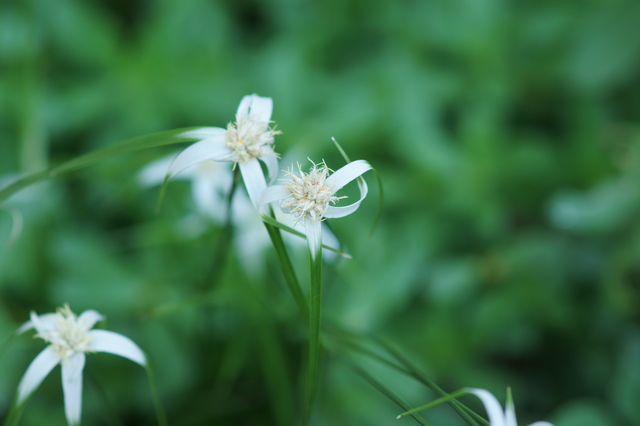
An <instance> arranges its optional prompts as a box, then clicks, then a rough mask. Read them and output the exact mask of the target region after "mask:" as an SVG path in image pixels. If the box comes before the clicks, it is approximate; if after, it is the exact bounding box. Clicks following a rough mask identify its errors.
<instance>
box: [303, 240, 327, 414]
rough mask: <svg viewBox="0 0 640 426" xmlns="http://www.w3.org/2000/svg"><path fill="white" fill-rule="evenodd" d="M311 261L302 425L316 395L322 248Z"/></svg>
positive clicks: (318, 365) (311, 254)
mask: <svg viewBox="0 0 640 426" xmlns="http://www.w3.org/2000/svg"><path fill="white" fill-rule="evenodd" d="M309 257H310V260H311V262H310V263H311V265H310V266H311V268H310V269H311V293H310V299H311V316H310V318H309V372H308V373H309V374H308V379H307V400H306V404H305V409H304V417H303V421H302V424H303V425H306V424H308V422H309V419H310V418H311V412H312V411H313V404H314V402H315V399H316V395H317V393H318V375H319V374H318V373H319V371H320V319H321V317H322V247H321V246H320V247H319V248H318V250H317V252H316V253H311V252H310V256H309Z"/></svg>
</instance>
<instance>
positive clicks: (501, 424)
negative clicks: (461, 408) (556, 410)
mask: <svg viewBox="0 0 640 426" xmlns="http://www.w3.org/2000/svg"><path fill="white" fill-rule="evenodd" d="M465 391H467V392H469V393H472V394H474V395H475V396H477V397H478V398H480V400H481V401H482V403H483V404H484V408H485V410H487V415H488V416H489V424H490V426H518V422H517V421H516V410H515V407H514V406H513V401H512V400H511V398H510V397H508V398H507V405H506V409H505V411H502V407H501V406H500V403H499V402H498V400H497V399H496V397H495V396H493V394H492V393H491V392H489V391H487V390H484V389H476V388H466V389H465ZM529 426H553V425H552V424H551V423H549V422H544V421H541V422H535V423H531V424H530V425H529Z"/></svg>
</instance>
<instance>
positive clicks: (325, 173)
mask: <svg viewBox="0 0 640 426" xmlns="http://www.w3.org/2000/svg"><path fill="white" fill-rule="evenodd" d="M371 169H372V167H371V165H369V163H367V162H366V161H364V160H357V161H353V162H351V163H349V164H347V165H346V166H344V167H342V168H341V169H339V170H338V171H336V172H335V173H333V174H329V172H330V170H329V169H328V168H327V166H326V165H325V164H324V163H320V164H313V167H312V168H311V170H310V171H309V173H305V172H303V171H302V170H300V166H299V165H298V171H297V172H294V171H293V167H292V168H291V170H290V171H289V172H288V173H287V174H288V182H287V183H286V184H285V185H274V186H271V187H269V188H267V189H266V190H265V191H264V193H263V194H262V197H261V198H260V204H261V205H262V204H267V203H271V202H274V201H280V208H281V209H282V211H283V212H284V213H288V214H291V215H293V217H294V218H295V220H296V222H299V223H303V224H304V226H305V231H306V235H307V240H308V243H309V249H310V251H311V255H312V256H315V254H316V253H317V252H318V250H319V249H320V247H322V234H321V222H322V221H323V220H324V219H325V218H338V217H343V216H347V215H349V214H351V213H353V212H355V211H356V210H357V209H358V207H360V203H361V202H362V200H364V198H365V197H366V196H367V192H368V188H367V184H366V182H365V181H364V179H358V178H359V177H360V176H361V175H362V174H363V173H365V172H366V171H368V170H371ZM354 179H358V187H359V188H360V199H359V200H358V201H356V202H355V203H353V204H351V205H348V206H335V205H334V204H335V203H336V202H337V201H338V200H340V199H342V198H345V197H338V196H336V193H337V192H338V191H339V190H340V189H341V188H342V187H344V186H345V185H346V184H348V183H349V182H351V181H353V180H354Z"/></svg>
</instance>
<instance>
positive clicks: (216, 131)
mask: <svg viewBox="0 0 640 426" xmlns="http://www.w3.org/2000/svg"><path fill="white" fill-rule="evenodd" d="M272 110H273V101H272V100H271V98H264V97H261V96H258V95H255V94H254V95H248V96H245V97H244V98H242V101H241V102H240V106H238V111H237V112H236V121H235V123H229V125H228V126H227V128H226V129H223V128H220V127H202V128H200V129H196V130H190V131H188V132H184V133H181V134H180V135H179V136H182V137H192V138H197V139H202V140H200V141H199V142H196V143H194V144H193V145H191V146H189V147H188V148H187V149H185V150H184V151H182V152H181V153H180V154H179V155H178V156H177V157H176V158H175V160H174V161H173V163H172V164H171V166H170V167H169V171H168V177H169V178H172V177H174V176H175V175H177V174H178V173H180V172H181V171H183V170H185V169H187V168H189V167H191V166H193V165H194V164H197V163H200V162H201V161H205V160H214V161H233V162H234V163H235V165H237V166H239V167H240V172H241V173H242V179H243V181H244V184H245V186H246V188H247V192H248V193H249V198H251V202H252V203H253V205H254V207H255V208H256V209H257V208H258V199H259V197H260V194H262V192H263V191H264V190H265V188H266V187H267V183H266V180H265V177H264V174H263V172H262V168H261V167H260V163H259V161H258V160H260V161H262V162H264V163H265V165H266V166H267V171H268V174H269V178H270V180H273V179H275V177H276V175H277V173H278V156H277V154H276V153H275V152H274V151H273V137H274V135H276V134H279V133H280V132H278V131H275V130H274V129H272V128H270V127H269V124H270V123H271V121H270V120H271V112H272ZM235 165H234V167H235Z"/></svg>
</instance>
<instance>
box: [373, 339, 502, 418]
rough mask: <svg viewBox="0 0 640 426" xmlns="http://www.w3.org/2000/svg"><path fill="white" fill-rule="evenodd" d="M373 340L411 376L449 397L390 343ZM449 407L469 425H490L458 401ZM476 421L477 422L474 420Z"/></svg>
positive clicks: (451, 402) (453, 401) (454, 401)
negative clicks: (478, 423)
mask: <svg viewBox="0 0 640 426" xmlns="http://www.w3.org/2000/svg"><path fill="white" fill-rule="evenodd" d="M372 337H373V339H374V340H375V341H376V342H378V344H379V345H380V346H381V347H383V348H384V349H385V350H386V351H387V352H388V353H389V354H390V355H391V356H393V357H394V358H396V359H397V360H398V361H399V362H400V363H401V364H403V365H404V366H405V367H406V368H407V370H409V371H410V372H411V375H412V376H413V377H415V378H416V379H417V380H419V381H420V382H422V383H423V384H425V385H426V386H428V387H429V388H431V389H432V390H434V391H435V392H437V393H438V394H440V395H441V396H448V395H449V394H448V393H447V392H445V391H444V390H443V389H442V388H441V387H440V386H438V385H437V384H436V383H435V382H434V381H432V380H431V379H429V378H428V377H427V375H425V374H424V373H422V372H421V371H420V370H419V369H418V368H416V367H415V366H414V365H413V364H412V363H411V362H409V360H407V359H406V358H405V357H404V356H403V355H402V354H401V353H400V352H398V351H397V350H396V349H395V348H394V347H393V346H391V345H390V344H389V343H387V342H385V341H384V340H382V339H379V338H377V337H375V336H372ZM449 405H451V407H452V408H453V409H454V410H455V411H456V412H457V413H458V414H459V415H460V417H462V418H463V419H464V420H465V421H466V422H467V423H468V424H469V425H471V426H477V422H476V420H477V421H479V422H480V423H482V424H484V425H488V424H489V422H488V421H487V420H485V419H484V418H483V417H482V416H480V415H479V414H477V413H476V412H475V411H473V410H471V409H470V408H469V407H467V406H466V405H464V404H462V403H460V402H459V401H457V400H452V401H449ZM474 419H475V420H474Z"/></svg>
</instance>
